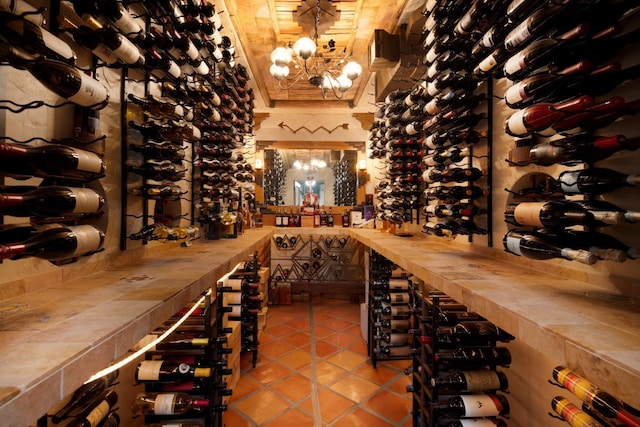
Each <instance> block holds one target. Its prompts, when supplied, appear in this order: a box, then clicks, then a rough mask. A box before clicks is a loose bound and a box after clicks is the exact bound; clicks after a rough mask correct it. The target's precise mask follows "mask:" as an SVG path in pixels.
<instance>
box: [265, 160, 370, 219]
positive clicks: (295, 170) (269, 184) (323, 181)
mask: <svg viewBox="0 0 640 427" xmlns="http://www.w3.org/2000/svg"><path fill="white" fill-rule="evenodd" d="M357 161H358V152H357V151H356V150H322V149H265V150H264V172H263V187H264V202H265V204H267V205H280V206H282V205H284V206H303V205H304V204H309V203H310V204H313V203H314V202H315V201H317V203H318V204H319V205H320V206H354V205H357V204H358V203H357V191H356V190H357V186H358V182H357V180H358V174H357V173H356V164H357Z"/></svg>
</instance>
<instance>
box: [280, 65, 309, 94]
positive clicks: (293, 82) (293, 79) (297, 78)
mask: <svg viewBox="0 0 640 427" xmlns="http://www.w3.org/2000/svg"><path fill="white" fill-rule="evenodd" d="M302 76H303V73H302V70H301V71H298V73H297V74H296V75H295V76H294V77H287V78H285V79H282V80H278V86H280V89H283V90H289V89H291V88H292V87H294V86H295V85H296V84H297V83H298V82H299V81H300V79H301V78H302ZM284 80H286V81H289V82H291V83H289V84H287V85H283V84H282V82H283V81H284Z"/></svg>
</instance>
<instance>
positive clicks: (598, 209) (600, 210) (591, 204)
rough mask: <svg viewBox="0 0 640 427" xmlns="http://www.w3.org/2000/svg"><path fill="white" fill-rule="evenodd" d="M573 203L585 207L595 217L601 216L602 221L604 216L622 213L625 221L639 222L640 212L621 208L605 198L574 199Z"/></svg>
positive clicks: (614, 215)
mask: <svg viewBox="0 0 640 427" xmlns="http://www.w3.org/2000/svg"><path fill="white" fill-rule="evenodd" d="M574 203H578V204H579V205H580V206H582V207H583V208H585V209H587V210H588V211H589V212H591V214H592V215H593V216H594V217H595V218H596V219H600V218H602V220H603V221H604V220H605V219H604V218H607V217H610V216H613V217H616V216H618V215H619V214H622V215H623V217H624V219H625V221H627V222H632V223H633V222H640V212H637V211H629V210H626V209H622V208H621V207H618V206H616V205H614V204H613V203H611V202H607V201H605V200H597V199H593V198H590V199H585V200H575V201H574Z"/></svg>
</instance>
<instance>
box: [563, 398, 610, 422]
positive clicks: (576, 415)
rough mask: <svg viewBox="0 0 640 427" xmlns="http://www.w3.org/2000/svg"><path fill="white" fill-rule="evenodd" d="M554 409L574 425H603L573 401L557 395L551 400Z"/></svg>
mask: <svg viewBox="0 0 640 427" xmlns="http://www.w3.org/2000/svg"><path fill="white" fill-rule="evenodd" d="M551 403H552V406H553V410H554V411H555V412H556V413H557V414H559V415H560V416H561V417H562V418H564V419H565V420H566V421H567V423H568V424H569V425H571V426H572V427H601V426H602V424H600V423H599V422H597V421H595V420H594V419H593V418H591V416H589V415H588V414H587V413H585V412H583V411H582V410H580V408H578V407H577V406H576V405H574V404H573V403H571V402H569V401H568V400H567V399H564V398H561V397H555V398H554V399H553V401H552V402H551Z"/></svg>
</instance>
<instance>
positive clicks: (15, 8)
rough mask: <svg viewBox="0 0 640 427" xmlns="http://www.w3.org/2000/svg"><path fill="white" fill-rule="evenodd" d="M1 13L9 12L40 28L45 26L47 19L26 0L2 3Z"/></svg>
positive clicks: (0, 5)
mask: <svg viewBox="0 0 640 427" xmlns="http://www.w3.org/2000/svg"><path fill="white" fill-rule="evenodd" d="M0 11H2V12H9V13H12V14H14V15H16V16H21V17H23V18H24V19H26V20H28V21H31V22H32V23H34V24H36V25H38V26H43V25H44V24H46V19H45V18H44V15H43V14H42V12H41V11H40V9H36V8H35V7H33V6H32V5H31V4H30V3H29V2H27V1H25V0H11V1H1V2H0Z"/></svg>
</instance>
